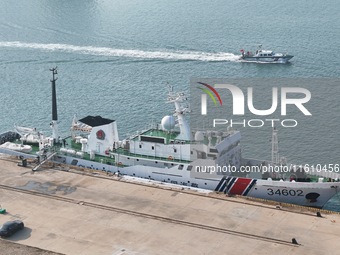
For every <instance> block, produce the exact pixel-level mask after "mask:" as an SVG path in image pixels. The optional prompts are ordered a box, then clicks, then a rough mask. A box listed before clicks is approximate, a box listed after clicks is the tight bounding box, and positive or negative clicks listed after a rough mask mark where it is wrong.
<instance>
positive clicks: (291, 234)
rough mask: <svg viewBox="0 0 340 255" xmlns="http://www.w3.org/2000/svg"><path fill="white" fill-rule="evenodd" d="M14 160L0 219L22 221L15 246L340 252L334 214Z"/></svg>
mask: <svg viewBox="0 0 340 255" xmlns="http://www.w3.org/2000/svg"><path fill="white" fill-rule="evenodd" d="M18 162H19V161H18V160H15V159H14V158H1V159H0V205H1V206H2V207H3V208H6V210H7V212H8V213H7V214H5V215H0V224H2V223H4V222H6V221H8V220H13V219H21V220H23V221H24V223H25V226H26V227H25V229H24V230H23V231H21V232H18V233H16V234H15V235H13V236H12V237H10V238H7V239H8V240H9V241H10V242H15V243H16V244H23V245H28V246H32V247H37V248H40V249H44V250H48V251H53V252H57V253H62V254H77V255H80V254H84V255H90V254H91V255H93V254H107V255H114V254H115V255H118V254H233V253H240V254H261V255H265V254H276V255H279V254H284V255H287V254H294V255H295V254H309V255H311V254H337V253H339V252H340V243H339V242H338V236H339V233H340V224H339V223H340V216H339V215H338V214H331V213H327V212H321V214H322V216H323V217H316V212H315V211H313V210H312V211H310V210H306V209H303V208H300V207H293V206H292V207H285V206H283V207H282V206H278V205H276V204H275V203H269V204H266V203H259V202H253V201H249V200H246V199H242V198H236V197H226V196H225V195H223V194H216V193H214V192H211V193H200V192H197V191H190V190H189V191H188V190H182V189H181V188H178V189H177V188H173V187H168V186H166V185H160V186H155V185H154V184H152V183H147V181H145V182H144V183H141V184H136V183H131V182H127V181H122V180H118V179H119V178H117V177H110V176H104V175H103V176H102V175H100V174H98V173H92V174H82V173H81V172H76V171H75V172H74V171H61V169H62V168H61V167H58V166H56V167H54V168H42V169H40V170H39V171H36V172H32V168H33V167H34V165H29V166H28V167H19V166H17V163H18ZM64 170H65V169H64ZM91 175H92V176H91ZM293 238H295V239H296V241H297V243H298V244H293V243H292V239H293Z"/></svg>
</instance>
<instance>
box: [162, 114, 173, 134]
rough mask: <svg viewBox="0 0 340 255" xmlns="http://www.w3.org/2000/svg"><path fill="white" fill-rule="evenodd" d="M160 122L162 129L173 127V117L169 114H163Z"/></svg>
mask: <svg viewBox="0 0 340 255" xmlns="http://www.w3.org/2000/svg"><path fill="white" fill-rule="evenodd" d="M161 124H162V127H163V129H164V130H168V131H169V130H172V129H174V128H175V118H174V117H173V116H170V115H168V116H164V117H163V119H162V122H161Z"/></svg>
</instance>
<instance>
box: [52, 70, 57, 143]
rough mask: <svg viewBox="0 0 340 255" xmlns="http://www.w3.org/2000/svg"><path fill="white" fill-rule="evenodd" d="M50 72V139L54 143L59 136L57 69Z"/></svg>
mask: <svg viewBox="0 0 340 255" xmlns="http://www.w3.org/2000/svg"><path fill="white" fill-rule="evenodd" d="M50 71H51V72H52V80H51V84H52V122H51V124H50V125H51V128H52V138H53V140H54V142H58V140H59V134H58V123H57V122H58V113H57V92H56V87H55V84H56V83H55V82H56V80H57V79H58V78H57V77H55V75H56V74H58V72H57V67H55V68H51V69H50Z"/></svg>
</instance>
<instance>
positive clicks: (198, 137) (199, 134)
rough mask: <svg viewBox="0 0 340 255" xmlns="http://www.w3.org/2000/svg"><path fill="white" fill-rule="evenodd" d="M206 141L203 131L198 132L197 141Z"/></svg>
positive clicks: (196, 134)
mask: <svg viewBox="0 0 340 255" xmlns="http://www.w3.org/2000/svg"><path fill="white" fill-rule="evenodd" d="M203 140H204V134H203V132H202V131H197V132H196V133H195V141H203Z"/></svg>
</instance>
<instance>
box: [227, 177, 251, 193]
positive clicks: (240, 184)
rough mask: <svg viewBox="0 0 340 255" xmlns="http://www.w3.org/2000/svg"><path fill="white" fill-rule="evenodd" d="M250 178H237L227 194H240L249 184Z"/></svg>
mask: <svg viewBox="0 0 340 255" xmlns="http://www.w3.org/2000/svg"><path fill="white" fill-rule="evenodd" d="M251 180H252V179H249V178H237V180H236V181H235V183H234V185H233V187H232V188H231V189H230V190H229V192H228V193H229V194H232V195H242V194H243V192H244V191H245V190H246V188H247V187H248V185H249V184H250V182H251Z"/></svg>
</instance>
